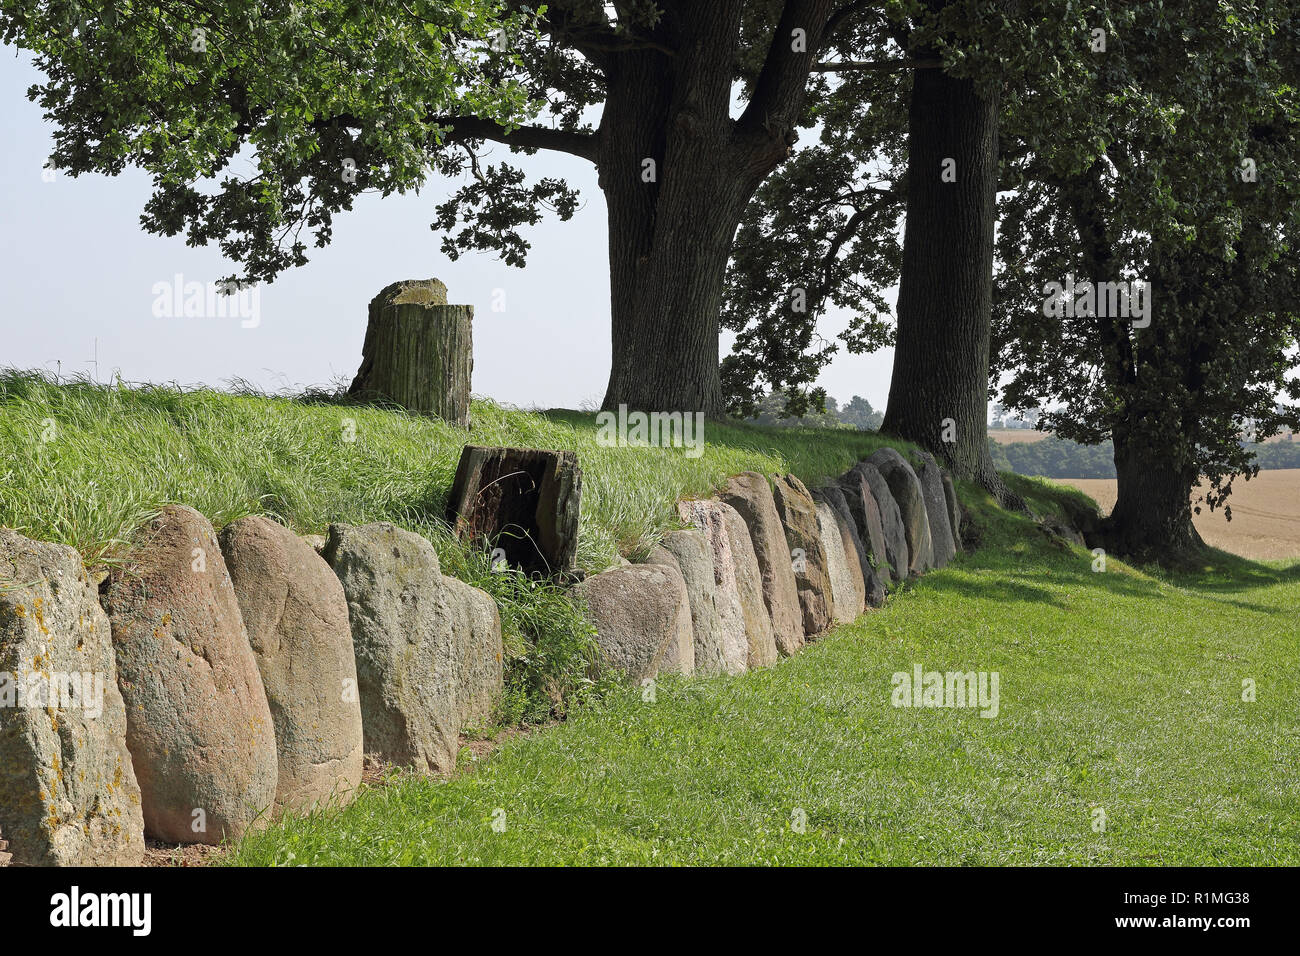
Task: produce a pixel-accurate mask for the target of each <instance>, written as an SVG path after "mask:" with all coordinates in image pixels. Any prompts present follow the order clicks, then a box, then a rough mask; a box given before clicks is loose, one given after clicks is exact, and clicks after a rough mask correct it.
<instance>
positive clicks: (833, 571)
mask: <svg viewBox="0 0 1300 956" xmlns="http://www.w3.org/2000/svg"><path fill="white" fill-rule="evenodd" d="M816 507H817V533H818V535H820V536H821V541H822V550H824V551H825V552H826V577H827V580H828V582H829V584H830V589H829V592H828V595H829V597H830V610H831V619H832V620H833V621H834V622H835V623H836V624H850V623H852V622H853V621H855V620H857V617H858V615H859V614H861V613H862V611H863V609H864V601H863V596H862V590H861V585H860V584H859V583H858V582H860V581H861V580H862V574H861V569H859V573H858V577H857V578H856V579H855V578H854V577H853V575H852V573H851V572H850V571H849V560H850V559H849V556H848V554H847V553H846V552H845V549H844V538H843V536H842V535H841V533H840V525H839V521H838V520H837V519H836V517H835V509H834V508H832V507H831V506H830V503H829V502H826V501H819V502H817V505H816ZM854 560H856V557H855V558H854Z"/></svg>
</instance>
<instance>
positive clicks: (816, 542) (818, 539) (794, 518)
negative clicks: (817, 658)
mask: <svg viewBox="0 0 1300 956" xmlns="http://www.w3.org/2000/svg"><path fill="white" fill-rule="evenodd" d="M772 496H773V498H774V499H775V501H776V511H777V514H778V515H780V517H781V526H782V527H783V528H784V529H785V543H786V545H787V548H788V550H789V552H790V554H791V556H792V560H791V566H792V567H793V569H794V580H795V586H796V587H797V588H798V593H799V608H800V610H801V612H802V614H803V631H804V635H805V636H807V637H812V636H813V635H816V634H820V633H821V632H822V631H824V630H826V629H827V628H828V627H830V626H831V620H832V611H831V594H830V592H831V584H830V570H829V568H828V567H827V562H828V558H827V556H826V548H825V547H824V546H823V545H822V535H821V528H820V526H819V525H818V523H817V505H816V504H815V503H814V502H813V499H812V495H811V494H809V493H808V489H807V488H806V487H805V486H804V483H803V482H802V481H800V480H799V479H798V478H796V477H795V476H794V475H778V476H776V478H775V479H774V480H773V483H772ZM841 547H843V545H841Z"/></svg>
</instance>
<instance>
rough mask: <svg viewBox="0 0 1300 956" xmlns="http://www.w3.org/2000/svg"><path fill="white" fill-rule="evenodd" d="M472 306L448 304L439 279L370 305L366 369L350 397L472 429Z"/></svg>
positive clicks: (401, 285)
mask: <svg viewBox="0 0 1300 956" xmlns="http://www.w3.org/2000/svg"><path fill="white" fill-rule="evenodd" d="M473 321H474V307H473V306H472V305H448V304H447V287H446V286H445V285H443V284H442V283H441V282H439V281H438V280H437V279H407V280H405V281H403V282H394V283H393V284H392V285H390V286H387V287H386V288H385V289H384V290H383V291H382V292H380V293H379V295H377V296H375V297H374V298H373V299H372V300H371V301H370V317H369V321H368V323H367V325H366V339H365V343H364V344H363V345H362V347H361V368H360V369H359V370H358V371H357V375H356V378H355V379H353V381H352V386H351V388H349V389H348V394H349V395H353V396H356V397H358V398H363V399H368V400H373V401H384V402H392V403H393V404H395V405H400V406H401V407H402V408H405V409H406V410H407V411H411V412H418V413H421V414H425V415H434V416H437V417H438V418H442V419H445V420H447V421H449V422H454V423H456V424H457V425H460V426H462V427H466V428H467V427H469V388H470V376H471V374H472V373H473V371H474V343H473V336H472V326H473Z"/></svg>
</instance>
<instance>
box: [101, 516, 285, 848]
mask: <svg viewBox="0 0 1300 956" xmlns="http://www.w3.org/2000/svg"><path fill="white" fill-rule="evenodd" d="M104 608H105V610H106V611H107V612H108V616H109V619H110V620H111V621H112V625H113V645H114V647H115V649H116V652H117V681H118V687H119V688H120V689H121V691H122V698H123V700H124V702H125V704H126V721H127V734H126V742H127V745H128V746H129V747H130V749H131V759H132V761H133V763H134V765H135V774H136V778H137V779H138V780H139V783H140V794H141V801H142V804H143V810H144V826H145V833H146V834H148V835H149V836H152V837H154V838H155V839H158V840H164V841H166V842H170V843H208V844H217V843H220V842H222V840H234V839H237V838H238V837H239V836H240V835H241V834H243V832H244V831H245V830H247V829H248V827H249V826H250V825H252V824H253V823H254V821H255V820H256V821H258V822H259V825H260V823H262V822H264V821H265V819H266V815H267V813H268V811H270V810H271V809H272V806H273V804H274V802H275V794H276V783H277V778H278V770H277V763H276V747H275V726H274V723H273V722H272V719H271V709H270V707H269V705H268V703H267V699H266V691H265V690H264V688H263V686H262V678H261V675H260V674H259V673H258V670H257V661H256V659H255V658H254V656H253V650H252V648H251V647H250V646H249V642H248V634H247V632H246V631H245V629H244V624H243V619H242V618H241V616H240V612H239V603H238V601H237V600H236V598H235V592H234V589H233V588H232V587H231V583H230V576H229V574H227V572H226V563H225V559H224V558H223V557H222V554H221V549H220V547H218V544H217V536H216V533H215V532H214V531H213V529H212V525H211V523H210V522H209V521H208V519H207V518H205V517H204V516H203V515H201V514H199V513H198V512H197V511H195V510H194V509H193V508H186V507H182V506H179V505H168V506H166V507H165V508H163V509H162V511H161V513H160V514H159V515H158V517H157V518H155V519H154V520H153V521H151V522H149V523H148V524H147V525H146V526H145V527H144V528H143V529H142V530H141V533H140V534H139V535H138V537H137V540H136V542H135V547H134V549H133V551H132V553H131V556H130V560H129V561H128V562H127V563H126V564H125V565H124V566H123V567H119V568H117V569H114V571H113V573H112V574H111V575H110V577H109V582H108V589H107V591H106V592H105V595H104Z"/></svg>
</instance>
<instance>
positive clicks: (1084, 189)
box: [993, 0, 1300, 507]
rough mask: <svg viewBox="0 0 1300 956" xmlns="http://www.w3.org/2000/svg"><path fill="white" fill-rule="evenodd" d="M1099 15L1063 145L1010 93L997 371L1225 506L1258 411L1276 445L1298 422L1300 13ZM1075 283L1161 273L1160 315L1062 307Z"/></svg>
mask: <svg viewBox="0 0 1300 956" xmlns="http://www.w3.org/2000/svg"><path fill="white" fill-rule="evenodd" d="M1098 7H1099V8H1098V9H1097V11H1096V14H1095V15H1094V16H1090V17H1089V20H1090V22H1097V23H1102V22H1109V23H1110V27H1109V30H1110V33H1109V41H1108V45H1107V50H1106V52H1105V53H1098V54H1096V55H1095V57H1094V58H1093V61H1092V65H1091V67H1090V68H1089V69H1088V70H1087V71H1086V72H1085V73H1083V74H1081V75H1080V77H1079V82H1080V83H1081V84H1082V90H1081V93H1080V95H1081V98H1082V102H1084V103H1086V104H1087V109H1081V108H1079V109H1075V110H1073V111H1071V110H1070V109H1069V108H1068V106H1066V105H1064V104H1063V105H1062V108H1061V113H1060V116H1061V117H1064V121H1059V122H1058V129H1059V133H1058V135H1055V136H1052V137H1046V136H1042V135H1040V133H1041V131H1036V130H1034V129H1032V128H1024V127H1023V125H1021V124H1018V123H1017V122H1016V120H1015V117H1016V116H1017V115H1018V114H1017V112H1016V104H1015V102H1014V101H1013V102H1011V103H1010V104H1009V108H1008V113H1007V116H1008V119H1007V122H1006V124H1005V130H1006V131H1008V133H1009V135H1008V136H1007V140H1008V143H1007V146H1006V152H1007V172H1006V183H1007V186H1008V187H1015V191H1013V192H1011V193H1010V194H1008V195H1007V196H1006V197H1005V198H1004V199H1003V200H1002V203H1001V216H1002V220H1001V225H1000V230H999V248H998V258H999V271H998V275H997V279H996V283H995V298H996V300H997V301H996V305H995V310H994V334H993V350H994V360H993V378H994V380H997V379H998V378H999V377H1004V379H1005V382H1004V386H1003V388H1002V392H1001V394H1002V400H1003V402H1004V403H1005V404H1007V405H1008V406H1010V407H1013V408H1020V409H1032V408H1039V409H1043V410H1044V411H1043V423H1044V426H1045V427H1047V428H1050V429H1051V430H1053V431H1055V432H1057V433H1059V434H1060V435H1061V436H1062V437H1064V438H1068V439H1072V440H1075V441H1079V442H1083V443H1088V444H1094V443H1099V442H1101V441H1103V440H1105V439H1106V438H1107V437H1108V436H1113V437H1114V438H1115V440H1116V446H1117V451H1119V452H1120V453H1121V455H1123V456H1126V457H1132V456H1134V455H1138V456H1142V460H1143V461H1145V462H1146V463H1147V467H1157V466H1158V467H1160V468H1163V469H1168V470H1169V471H1170V472H1171V473H1177V474H1180V475H1182V476H1183V477H1184V480H1185V481H1186V482H1187V483H1188V484H1189V485H1190V484H1194V483H1195V481H1196V479H1197V477H1198V476H1205V477H1206V478H1208V479H1209V482H1210V485H1211V491H1210V493H1209V494H1208V495H1207V500H1208V503H1209V504H1210V506H1211V507H1216V506H1217V505H1218V504H1221V503H1222V502H1223V500H1224V499H1225V498H1226V496H1227V495H1228V494H1229V493H1230V491H1231V485H1232V479H1233V477H1234V476H1236V475H1240V474H1253V473H1254V470H1255V469H1256V464H1255V463H1254V462H1252V460H1251V452H1250V450H1249V449H1248V448H1245V447H1243V445H1242V443H1241V442H1240V440H1239V436H1240V434H1241V433H1242V431H1243V428H1244V426H1245V425H1246V424H1247V422H1251V423H1253V425H1254V427H1255V431H1256V434H1257V435H1258V437H1259V438H1261V439H1262V438H1266V437H1268V436H1269V435H1272V434H1275V433H1277V432H1278V431H1279V430H1280V429H1282V428H1284V427H1290V428H1295V427H1297V424H1300V406H1297V405H1295V404H1286V403H1282V404H1279V403H1278V398H1279V397H1289V398H1290V399H1292V400H1295V399H1300V382H1298V381H1297V380H1296V378H1295V377H1294V374H1293V368H1294V364H1295V349H1296V346H1297V337H1298V336H1300V315H1298V314H1297V310H1296V308H1295V302H1296V300H1297V294H1298V293H1300V275H1298V272H1297V265H1298V263H1300V259H1298V258H1297V256H1296V251H1295V250H1296V242H1297V237H1298V236H1300V149H1297V143H1300V135H1298V134H1300V86H1298V85H1297V78H1298V77H1300V68H1298V63H1297V53H1296V50H1297V39H1298V38H1300V19H1298V18H1297V16H1296V12H1295V9H1294V4H1291V3H1285V2H1262V3H1222V2H1219V0H1195V2H1188V3H1182V4H1179V5H1177V6H1176V7H1173V6H1168V5H1165V4H1163V3H1159V2H1151V3H1135V4H1126V5H1124V7H1123V8H1122V9H1120V10H1102V9H1100V5H1098ZM1103 14H1104V17H1103ZM1246 159H1250V160H1251V161H1252V162H1253V164H1254V168H1255V169H1256V170H1257V176H1256V178H1255V179H1254V180H1253V181H1252V180H1251V179H1250V178H1249V177H1248V176H1247V175H1246V174H1245V164H1244V160H1246ZM1068 275H1074V276H1076V277H1077V278H1078V280H1079V281H1084V280H1087V281H1089V282H1102V281H1105V282H1110V281H1132V280H1144V281H1146V282H1148V283H1150V298H1149V301H1150V303H1151V306H1152V307H1151V313H1150V326H1149V327H1138V328H1135V327H1133V325H1132V324H1131V321H1130V318H1129V317H1114V316H1110V317H1105V318H1101V317H1092V316H1089V317H1082V316H1076V317H1068V316H1060V315H1045V314H1044V307H1043V304H1044V298H1045V295H1044V294H1045V293H1047V292H1048V288H1047V286H1046V283H1049V282H1064V281H1065V279H1066V277H1067V276H1068Z"/></svg>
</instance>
